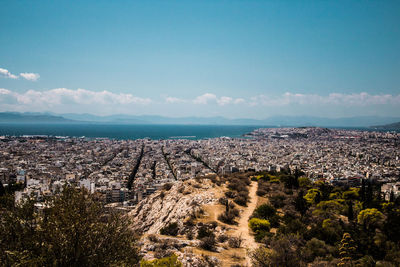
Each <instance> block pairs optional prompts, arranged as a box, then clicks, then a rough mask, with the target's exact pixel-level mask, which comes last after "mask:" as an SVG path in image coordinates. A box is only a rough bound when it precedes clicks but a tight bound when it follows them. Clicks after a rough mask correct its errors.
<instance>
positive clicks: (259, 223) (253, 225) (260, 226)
mask: <svg viewBox="0 0 400 267" xmlns="http://www.w3.org/2000/svg"><path fill="white" fill-rule="evenodd" d="M270 226H271V225H270V223H269V221H268V220H264V219H259V218H251V219H250V220H249V227H250V229H251V230H253V232H255V233H257V232H258V231H269V229H270Z"/></svg>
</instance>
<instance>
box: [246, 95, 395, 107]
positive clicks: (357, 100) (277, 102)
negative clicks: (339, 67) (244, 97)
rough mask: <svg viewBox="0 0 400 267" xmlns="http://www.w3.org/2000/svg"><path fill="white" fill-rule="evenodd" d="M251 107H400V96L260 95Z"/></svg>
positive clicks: (253, 100)
mask: <svg viewBox="0 0 400 267" xmlns="http://www.w3.org/2000/svg"><path fill="white" fill-rule="evenodd" d="M250 100H251V102H250V105H251V106H255V105H263V106H286V105H291V104H297V105H339V106H341V105H342V106H350V105H352V106H369V105H387V104H391V105H399V104H400V95H390V94H381V95H371V94H368V93H365V92H362V93H353V94H342V93H330V94H329V95H327V96H321V95H316V94H297V93H290V92H287V93H284V94H283V95H281V96H277V97H271V96H266V95H259V96H256V97H252V98H250Z"/></svg>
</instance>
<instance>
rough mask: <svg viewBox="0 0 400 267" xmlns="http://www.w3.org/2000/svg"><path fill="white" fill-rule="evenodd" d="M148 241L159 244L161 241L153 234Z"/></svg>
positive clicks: (148, 237)
mask: <svg viewBox="0 0 400 267" xmlns="http://www.w3.org/2000/svg"><path fill="white" fill-rule="evenodd" d="M147 239H148V240H150V241H151V242H153V243H158V241H159V239H158V237H157V236H156V235H153V234H151V235H148V236H147Z"/></svg>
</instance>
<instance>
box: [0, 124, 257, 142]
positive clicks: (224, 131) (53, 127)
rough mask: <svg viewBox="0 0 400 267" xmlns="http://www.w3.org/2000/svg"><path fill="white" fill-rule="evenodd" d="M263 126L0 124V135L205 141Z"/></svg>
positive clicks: (234, 135)
mask: <svg viewBox="0 0 400 267" xmlns="http://www.w3.org/2000/svg"><path fill="white" fill-rule="evenodd" d="M260 127H265V126H237V125H221V126H220V125H153V124H151V125H149V124H145V125H125V124H33V123H32V124H26V123H21V124H20V123H0V136H24V135H40V136H67V137H87V138H110V139H117V140H124V139H125V140H126V139H142V138H150V139H154V140H158V139H192V140H197V139H206V138H215V137H231V138H240V137H242V136H243V134H246V133H249V132H251V131H253V130H255V129H257V128H260Z"/></svg>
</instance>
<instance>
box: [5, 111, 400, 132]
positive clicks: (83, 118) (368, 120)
mask: <svg viewBox="0 0 400 267" xmlns="http://www.w3.org/2000/svg"><path fill="white" fill-rule="evenodd" d="M398 121H400V118H399V117H377V116H358V117H346V118H323V117H313V116H272V117H268V118H265V119H248V118H240V119H229V118H225V117H221V116H218V117H194V116H192V117H180V118H173V117H164V116H157V115H126V114H116V115H109V116H97V115H93V114H87V113H85V114H75V113H67V114H54V113H18V112H2V113H0V123H83V122H84V123H89V122H90V123H110V124H187V125H195V124H198V125H254V126H293V127H298V126H321V127H371V126H372V125H384V126H373V127H374V128H380V129H385V128H384V127H386V124H389V125H390V126H389V127H396V124H395V123H396V122H398ZM397 127H398V126H397ZM388 129H393V128H388Z"/></svg>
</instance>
